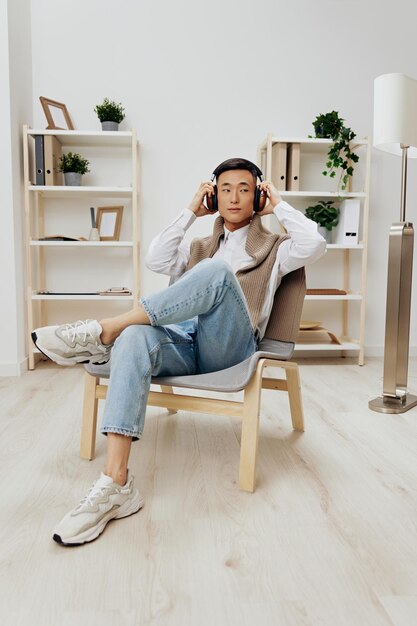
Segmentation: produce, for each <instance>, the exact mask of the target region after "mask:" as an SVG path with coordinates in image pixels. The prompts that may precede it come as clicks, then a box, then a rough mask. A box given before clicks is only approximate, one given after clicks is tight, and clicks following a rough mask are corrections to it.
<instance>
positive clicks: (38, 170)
mask: <svg viewBox="0 0 417 626" xmlns="http://www.w3.org/2000/svg"><path fill="white" fill-rule="evenodd" d="M35 174H36V176H35V180H36V185H44V184H45V151H44V136H43V135H35Z"/></svg>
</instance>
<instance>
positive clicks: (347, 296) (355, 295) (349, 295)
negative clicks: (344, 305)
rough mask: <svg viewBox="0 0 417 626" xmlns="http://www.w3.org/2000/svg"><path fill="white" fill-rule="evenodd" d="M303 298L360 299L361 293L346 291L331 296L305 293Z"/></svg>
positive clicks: (328, 299)
mask: <svg viewBox="0 0 417 626" xmlns="http://www.w3.org/2000/svg"><path fill="white" fill-rule="evenodd" d="M305 300H327V301H330V300H362V296H361V294H358V293H347V294H343V295H340V296H336V295H334V296H332V295H327V296H325V295H323V296H314V295H309V294H307V295H306V297H305Z"/></svg>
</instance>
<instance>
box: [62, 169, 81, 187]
mask: <svg viewBox="0 0 417 626" xmlns="http://www.w3.org/2000/svg"><path fill="white" fill-rule="evenodd" d="M81 176H82V174H79V173H78V172H64V180H65V184H66V185H67V186H69V187H81Z"/></svg>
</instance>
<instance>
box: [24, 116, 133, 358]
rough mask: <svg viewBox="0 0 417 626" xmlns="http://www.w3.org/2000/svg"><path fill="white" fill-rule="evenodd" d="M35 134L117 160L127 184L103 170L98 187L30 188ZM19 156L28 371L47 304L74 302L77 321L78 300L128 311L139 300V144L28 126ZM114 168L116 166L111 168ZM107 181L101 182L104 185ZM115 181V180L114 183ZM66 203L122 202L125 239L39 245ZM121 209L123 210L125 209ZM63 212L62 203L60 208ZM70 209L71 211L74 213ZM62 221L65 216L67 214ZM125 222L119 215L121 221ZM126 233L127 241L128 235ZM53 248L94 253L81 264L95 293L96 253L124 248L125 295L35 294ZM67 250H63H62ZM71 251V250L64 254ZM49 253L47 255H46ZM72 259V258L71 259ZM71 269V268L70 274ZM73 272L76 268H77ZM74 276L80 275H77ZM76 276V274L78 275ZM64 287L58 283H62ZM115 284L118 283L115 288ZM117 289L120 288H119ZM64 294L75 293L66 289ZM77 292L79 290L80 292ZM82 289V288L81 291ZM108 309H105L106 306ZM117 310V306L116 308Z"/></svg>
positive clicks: (117, 136)
mask: <svg viewBox="0 0 417 626" xmlns="http://www.w3.org/2000/svg"><path fill="white" fill-rule="evenodd" d="M37 135H44V136H47V135H53V136H54V137H56V138H57V139H58V141H59V142H60V144H61V146H62V149H63V151H64V152H65V151H69V150H71V151H78V148H80V150H79V151H80V152H81V153H82V152H83V150H92V151H95V153H97V154H98V155H99V163H101V164H102V165H103V167H104V164H105V163H106V162H107V163H113V162H114V163H117V162H118V160H119V161H120V160H121V161H123V164H124V166H123V167H122V168H121V169H122V171H123V174H122V175H125V178H127V180H125V181H123V184H121V185H120V184H116V185H115V184H113V183H114V182H115V181H114V180H113V179H112V178H113V177H112V172H113V170H112V168H111V167H110V169H108V172H107V174H105V175H104V178H108V183H109V184H104V185H103V184H102V183H103V175H102V176H97V180H98V182H97V184H96V185H95V184H88V185H85V186H80V187H66V186H64V185H62V186H61V185H58V186H57V185H53V186H52V185H50V186H48V185H36V184H34V182H36V179H35V175H34V172H35V162H34V160H35V157H34V137H35V136H37ZM23 157H24V186H25V205H24V212H25V220H24V221H25V252H26V305H27V344H28V354H29V369H34V367H35V354H36V353H37V352H38V351H37V350H36V348H35V346H33V344H32V340H31V331H32V330H33V328H35V327H37V326H43V325H46V324H48V303H49V302H57V301H62V302H80V314H79V315H80V318H81V319H83V318H84V317H85V315H83V313H82V302H86V301H99V302H110V303H121V302H123V301H125V303H126V305H127V306H128V308H132V306H136V305H137V302H138V299H139V292H140V289H139V269H140V267H139V241H140V232H139V224H140V222H139V190H138V178H139V177H138V168H139V144H138V140H137V136H136V132H135V131H134V130H132V131H118V132H109V131H77V130H43V129H42V130H38V129H31V128H29V127H28V126H26V125H25V126H24V127H23ZM115 169H117V165H116V167H115ZM99 173H100V172H98V171H97V169H96V170H95V172H94V171H92V173H91V176H90V181H93V182H94V178H95V176H94V174H96V175H98V174H99ZM104 182H105V183H107V180H105V181H104ZM117 182H119V181H117ZM68 199H71V202H74V205H75V206H76V204H77V203H83V202H84V201H85V200H88V202H91V204H93V201H94V203H95V204H96V203H99V204H100V205H105V204H106V205H108V204H109V200H110V201H111V202H110V204H115V202H114V201H115V200H116V201H117V200H120V202H121V203H122V202H123V206H124V207H125V212H126V211H128V212H130V214H129V224H131V228H129V233H128V237H127V239H125V240H121V241H88V240H87V241H42V240H41V238H42V237H45V236H46V235H50V234H52V233H50V232H46V228H47V226H46V224H47V223H48V217H49V216H50V215H51V214H53V213H54V212H60V211H61V210H63V208H62V207H63V206H64V205H65V203H67V201H68ZM125 205H127V206H125ZM66 208H67V205H66ZM75 210H76V209H75ZM68 219H69V220H70V219H71V217H70V216H69V215H68ZM123 219H125V215H124V217H123ZM129 235H131V237H130V236H129ZM53 250H55V251H56V252H55V254H58V255H64V256H65V254H67V255H68V254H76V255H77V258H79V257H80V258H83V257H82V256H81V255H85V254H87V252H86V251H88V250H89V251H90V254H94V255H97V262H95V263H92V264H91V259H90V264H89V262H88V261H85V266H84V267H83V270H82V273H83V274H84V272H85V273H88V272H89V271H90V272H91V273H92V275H91V277H90V278H89V280H91V282H92V283H94V281H97V283H98V284H97V288H96V290H97V292H98V291H100V289H101V288H102V285H103V283H105V281H106V276H105V275H104V276H103V271H104V270H102V269H101V265H102V264H103V260H104V259H105V257H103V256H102V255H107V256H108V255H111V254H118V253H117V251H118V250H120V251H121V252H120V254H121V253H122V251H123V250H125V252H124V254H126V255H128V260H126V263H127V264H128V266H129V267H127V266H126V267H124V270H126V271H125V272H124V274H128V275H129V276H130V278H129V282H130V284H123V286H125V287H128V288H130V290H131V292H132V294H131V295H128V296H126V295H106V296H102V295H99V294H98V293H97V294H94V293H88V294H87V293H86V294H77V293H69V294H65V293H64V294H61V293H54V292H60V291H62V292H65V291H67V289H66V288H65V284H62V285H60V286H59V288H56V287H55V289H53V290H52V289H51V290H50V291H51V292H52V293H51V294H42V293H39V292H42V291H48V290H49V285H48V284H47V283H48V262H49V258H48V255H49V254H52V251H53ZM65 250H68V252H66V253H65V252H64V251H65ZM70 250H73V252H72V253H71V252H69V251H70ZM49 251H50V252H49ZM72 258H73V257H72ZM54 262H55V264H57V263H58V264H59V263H62V268H63V275H64V274H65V272H66V275H68V272H71V267H70V269H68V266H71V259H70V261H68V259H66V260H64V258H63V257H59V258H58V260H57V259H56V256H55V257H54ZM119 263H122V264H123V263H125V261H124V259H123V260H122V261H120V260H119ZM76 271H77V270H74V272H76ZM78 272H79V270H78ZM79 273H80V272H79ZM80 278H81V276H80ZM71 279H72V282H73V283H74V281H75V282H76V281H77V276H76V275H75V276H74V275H72V276H71ZM63 283H64V279H63ZM113 286H116V285H112V284H110V285H107V287H113ZM118 286H119V285H118ZM120 286H122V285H120ZM70 291H76V290H75V289H71V290H70ZM80 291H84V290H82V289H80ZM85 291H87V290H85ZM88 291H89V292H93V291H94V289H88ZM110 306H111V305H110ZM122 306H123V305H122ZM68 321H71V320H68V319H67V317H66V311H65V308H64V307H63V308H62V319H61V320H60V323H64V322H68Z"/></svg>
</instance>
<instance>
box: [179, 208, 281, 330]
mask: <svg viewBox="0 0 417 626" xmlns="http://www.w3.org/2000/svg"><path fill="white" fill-rule="evenodd" d="M223 234H224V221H223V218H222V217H221V216H219V217H218V218H217V219H216V221H215V223H214V228H213V234H212V235H210V236H209V237H203V238H201V239H193V241H192V242H191V248H190V259H189V261H188V265H187V268H186V271H187V270H189V269H191V268H192V267H194V265H196V264H197V263H199V262H200V261H202V260H203V259H207V258H211V257H212V256H213V255H214V254H215V252H216V250H217V249H218V247H219V244H220V237H221V236H222V235H223ZM288 238H289V235H275V234H273V233H271V232H270V231H269V230H267V229H266V228H264V226H263V224H262V220H261V218H260V217H259V215H254V216H253V219H252V221H251V223H250V225H249V229H248V234H247V238H246V245H245V250H246V252H247V253H248V254H249V256H251V257H252V259H253V262H252V263H251V264H250V265H248V266H247V267H245V268H244V269H241V270H239V271H238V272H236V278H237V279H238V281H239V283H240V286H241V287H242V291H243V293H244V294H245V298H246V302H247V304H248V309H249V315H250V319H251V322H252V326H253V328H257V326H258V320H259V314H260V312H261V310H262V307H263V304H264V300H265V292H266V289H267V286H268V282H269V279H270V277H271V272H272V268H273V265H274V263H275V259H276V256H277V248H278V246H279V245H280V244H281V243H282V242H283V241H284V240H285V239H288Z"/></svg>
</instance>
